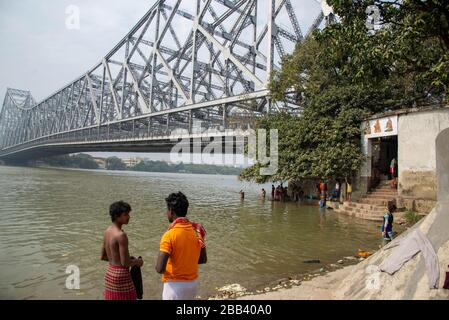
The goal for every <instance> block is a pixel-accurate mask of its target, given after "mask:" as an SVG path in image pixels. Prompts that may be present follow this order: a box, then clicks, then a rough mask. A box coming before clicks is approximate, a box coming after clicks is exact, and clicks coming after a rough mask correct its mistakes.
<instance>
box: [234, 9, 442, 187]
mask: <svg viewBox="0 0 449 320" xmlns="http://www.w3.org/2000/svg"><path fill="white" fill-rule="evenodd" d="M373 3H376V4H377V5H379V6H380V8H381V9H380V12H381V13H382V16H381V21H380V22H381V23H383V24H384V25H385V26H384V27H383V28H381V29H380V30H378V31H376V32H369V31H368V30H367V28H366V19H367V16H366V12H367V11H366V9H367V7H368V5H372V4H373ZM423 3H424V4H423ZM446 3H447V2H444V1H438V0H433V1H418V0H416V1H403V2H402V4H398V3H397V2H391V1H390V2H388V3H387V2H381V1H364V0H360V1H352V0H329V4H331V5H332V6H333V7H334V10H335V12H336V13H337V14H338V15H339V16H340V22H339V23H335V24H332V25H330V26H328V27H326V28H325V29H323V30H321V31H316V32H314V34H313V35H312V36H311V37H309V38H308V39H306V40H305V41H304V42H302V43H300V44H298V45H297V47H296V49H295V52H294V53H293V54H292V55H290V56H287V57H285V58H284V60H283V62H282V68H281V70H280V71H278V72H274V73H273V75H272V80H271V84H270V89H271V92H272V95H273V99H274V101H282V100H284V97H285V94H286V92H289V91H293V92H294V93H295V96H296V100H297V103H298V104H299V105H301V106H302V107H303V112H302V113H301V114H300V116H299V117H296V116H291V115H287V114H275V115H269V116H265V117H262V118H260V119H258V121H257V122H256V127H257V128H263V129H267V130H269V129H278V130H279V132H280V134H279V170H278V172H277V173H276V174H275V175H273V176H260V174H259V169H260V168H261V166H262V165H261V164H260V163H256V164H255V165H254V166H253V167H250V168H247V169H245V170H243V172H242V173H241V175H240V178H241V179H243V180H252V181H256V182H267V181H270V180H271V181H276V180H277V181H281V180H289V179H299V178H306V177H323V178H324V177H326V178H331V177H333V178H337V177H345V176H353V175H355V174H356V173H357V171H358V170H359V168H360V166H361V164H362V163H363V161H364V160H365V159H364V156H363V154H362V152H361V149H360V134H361V133H360V129H359V128H360V123H361V121H362V120H363V119H364V118H366V117H367V116H368V115H371V114H373V113H377V112H381V111H389V110H396V109H401V108H407V107H416V106H422V105H426V104H437V105H442V104H443V103H445V102H446V101H447V97H448V88H449V86H448V84H449V83H448V73H449V72H448V71H449V68H448V66H449V63H448V61H449V56H448V47H447V44H448V43H447V41H446V40H447V39H446V37H447V35H448V33H447V32H448V26H447V21H448V19H447V18H448V13H449V11H448V5H447V4H446ZM432 13H434V14H435V16H434V15H432ZM436 21H441V22H442V26H438V23H437V22H436ZM442 30H443V31H442ZM267 149H268V150H269V148H267Z"/></svg>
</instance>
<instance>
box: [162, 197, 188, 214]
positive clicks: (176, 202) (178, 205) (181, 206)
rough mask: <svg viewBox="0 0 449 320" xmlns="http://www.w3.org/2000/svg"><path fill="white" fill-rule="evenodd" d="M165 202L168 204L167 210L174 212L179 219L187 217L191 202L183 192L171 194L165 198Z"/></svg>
mask: <svg viewBox="0 0 449 320" xmlns="http://www.w3.org/2000/svg"><path fill="white" fill-rule="evenodd" d="M165 202H167V208H168V209H171V210H173V212H174V213H175V214H176V216H177V217H185V216H186V215H187V209H188V208H189V201H188V200H187V197H186V196H185V195H184V194H183V193H182V192H181V191H179V192H178V193H172V194H170V195H169V196H168V197H167V198H165Z"/></svg>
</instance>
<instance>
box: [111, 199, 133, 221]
mask: <svg viewBox="0 0 449 320" xmlns="http://www.w3.org/2000/svg"><path fill="white" fill-rule="evenodd" d="M127 212H131V206H130V205H129V204H128V203H126V202H124V201H117V202H114V203H113V204H111V206H110V207H109V215H110V216H111V220H112V222H114V221H115V220H116V219H117V218H118V217H120V216H121V215H122V214H123V213H127Z"/></svg>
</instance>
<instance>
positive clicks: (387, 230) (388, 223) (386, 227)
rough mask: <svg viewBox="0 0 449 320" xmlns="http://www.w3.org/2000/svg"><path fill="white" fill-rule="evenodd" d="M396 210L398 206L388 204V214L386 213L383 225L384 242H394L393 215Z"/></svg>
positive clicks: (391, 203)
mask: <svg viewBox="0 0 449 320" xmlns="http://www.w3.org/2000/svg"><path fill="white" fill-rule="evenodd" d="M396 209H397V208H396V205H395V204H394V203H393V202H391V201H390V202H388V212H386V213H385V215H384V218H383V223H382V236H383V238H384V240H387V241H391V240H393V220H394V218H393V213H394V212H395V211H396Z"/></svg>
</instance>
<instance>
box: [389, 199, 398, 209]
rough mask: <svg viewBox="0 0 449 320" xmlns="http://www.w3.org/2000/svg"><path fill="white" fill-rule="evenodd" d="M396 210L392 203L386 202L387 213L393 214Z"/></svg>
mask: <svg viewBox="0 0 449 320" xmlns="http://www.w3.org/2000/svg"><path fill="white" fill-rule="evenodd" d="M396 209H397V207H396V205H395V204H394V202H393V201H390V202H388V211H389V212H394V211H396Z"/></svg>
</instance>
